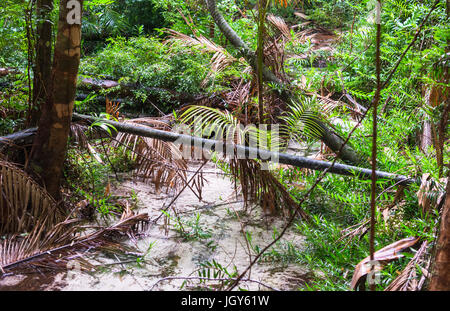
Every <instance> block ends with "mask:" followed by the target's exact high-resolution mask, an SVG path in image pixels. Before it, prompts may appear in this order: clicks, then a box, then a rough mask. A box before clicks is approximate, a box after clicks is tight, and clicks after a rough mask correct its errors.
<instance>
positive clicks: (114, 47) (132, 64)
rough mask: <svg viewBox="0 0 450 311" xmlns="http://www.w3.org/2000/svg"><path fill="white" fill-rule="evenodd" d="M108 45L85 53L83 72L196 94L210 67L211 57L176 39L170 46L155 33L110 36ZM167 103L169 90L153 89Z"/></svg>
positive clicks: (166, 108) (143, 85)
mask: <svg viewBox="0 0 450 311" xmlns="http://www.w3.org/2000/svg"><path fill="white" fill-rule="evenodd" d="M108 42H109V44H108V46H107V47H106V48H104V49H103V50H102V51H100V52H99V53H97V54H96V55H92V56H88V57H85V58H84V59H83V60H82V62H81V66H80V73H81V74H82V75H86V76H97V77H99V76H100V77H101V76H108V77H113V78H116V79H119V81H120V82H124V83H139V84H140V85H141V86H142V87H148V88H160V89H165V90H168V91H169V90H176V91H177V92H179V93H188V94H197V93H200V92H201V91H202V90H203V86H202V82H203V80H204V79H205V78H206V76H207V74H208V72H209V69H208V65H209V61H210V59H209V57H208V55H203V54H201V53H196V51H195V48H193V49H189V48H187V47H185V46H182V45H181V44H177V43H176V42H175V43H174V44H172V45H171V46H170V47H169V46H168V45H166V44H164V43H163V42H161V40H159V39H157V38H154V37H151V38H149V37H134V38H130V39H125V38H121V37H118V38H115V39H112V38H110V39H108ZM154 92H155V93H156V94H153V95H158V96H159V97H160V99H161V101H162V102H163V103H166V104H167V106H166V107H162V108H164V109H163V110H168V109H170V111H171V110H172V109H171V106H170V104H171V103H170V102H168V101H167V98H168V94H167V93H164V92H163V91H162V90H161V91H158V90H157V89H155V91H154Z"/></svg>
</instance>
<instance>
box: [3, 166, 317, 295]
mask: <svg viewBox="0 0 450 311" xmlns="http://www.w3.org/2000/svg"><path fill="white" fill-rule="evenodd" d="M197 167H198V165H197V166H196V165H193V166H191V167H190V169H191V170H192V171H195V170H196V168H197ZM203 171H204V177H205V179H206V182H205V185H204V187H203V191H202V201H199V199H198V198H197V197H196V195H195V194H194V193H193V192H192V191H191V190H190V189H189V188H187V189H186V190H184V191H183V192H182V194H181V195H180V196H179V198H178V199H177V200H176V201H175V204H174V205H173V206H174V207H175V208H176V211H177V214H178V216H179V217H180V218H181V219H182V220H184V221H187V220H189V219H190V220H192V221H193V220H195V219H196V215H197V213H198V214H199V215H200V217H199V220H198V223H197V225H198V226H197V228H200V230H198V231H197V233H198V236H197V238H195V239H190V240H186V239H183V237H182V236H181V235H180V233H179V232H177V231H176V230H174V221H173V220H171V222H170V223H169V225H167V224H166V225H165V224H164V217H161V219H160V221H159V222H158V223H157V224H152V225H150V226H149V228H148V230H147V231H145V232H144V234H143V235H142V236H140V237H139V238H137V239H134V240H133V239H130V240H127V241H125V243H126V244H128V245H129V246H132V247H133V248H134V249H135V250H136V251H137V252H139V253H146V252H147V250H148V249H149V246H150V245H152V247H151V249H150V251H149V252H148V253H147V255H146V256H145V257H144V260H143V262H141V263H140V264H137V263H136V260H135V259H134V260H129V258H128V260H124V259H123V257H121V258H119V257H118V256H117V255H111V254H108V253H97V254H95V255H92V256H90V258H88V261H89V262H90V263H91V264H93V265H96V266H97V267H102V269H97V270H96V272H95V273H87V272H76V271H77V270H70V271H69V273H68V272H59V273H53V274H39V273H36V274H31V275H14V276H7V277H4V278H3V279H0V290H17V289H18V290H68V291H70V290H108V291H109V290H113V291H114V290H119V291H126V290H137V291H142V290H179V289H180V288H181V286H182V285H183V282H184V281H185V280H184V279H182V278H183V277H197V276H198V275H199V274H198V270H201V269H202V267H201V266H200V264H201V263H205V262H212V261H213V260H215V261H216V262H218V263H220V265H222V266H223V267H224V268H225V269H226V270H227V271H228V272H233V271H234V269H235V268H234V266H236V269H237V271H238V272H242V271H243V270H244V269H245V268H246V267H247V266H248V264H249V260H250V256H249V247H248V245H247V243H246V240H245V238H244V235H243V233H242V228H244V230H245V231H246V232H249V233H251V237H252V244H253V245H257V246H259V247H260V248H263V247H264V246H266V245H267V244H268V243H270V242H271V241H272V239H273V233H274V228H275V229H276V230H278V232H280V231H281V229H282V228H283V226H284V222H285V219H282V217H280V216H278V217H273V216H265V215H262V211H261V209H260V208H258V207H253V208H251V207H248V208H247V211H246V212H245V211H244V209H245V207H244V203H243V202H242V198H239V197H237V198H236V195H235V192H234V184H233V182H232V181H231V180H230V179H229V178H227V177H226V176H224V175H223V174H220V173H219V172H220V171H219V170H218V169H216V168H215V167H214V165H213V164H207V165H206V166H205V167H204V169H203ZM191 174H192V173H191ZM133 192H134V195H135V197H136V198H137V206H138V209H137V210H138V212H139V213H148V214H149V216H150V218H151V219H154V218H155V217H157V216H158V215H160V213H161V212H160V209H161V208H163V206H164V204H168V203H169V202H170V201H171V200H172V198H173V196H174V193H172V194H166V193H164V192H161V193H156V192H155V188H154V186H152V185H148V184H145V183H141V182H134V181H132V180H131V179H128V180H125V181H124V182H122V183H121V184H119V185H118V186H117V187H116V189H114V191H113V192H112V193H113V194H114V195H117V196H128V197H129V196H130V195H131V194H132V193H133ZM171 215H172V216H174V215H173V212H172V213H171ZM193 223H195V221H193ZM184 230H186V231H192V227H190V226H188V225H184ZM199 236H200V237H199ZM288 242H289V243H291V244H292V245H293V246H295V248H296V249H302V247H303V243H304V241H303V237H302V236H301V235H299V234H298V232H296V231H295V229H293V228H291V229H290V230H288V232H287V233H286V234H285V236H284V237H283V238H282V240H281V242H280V244H279V245H278V246H277V248H278V249H279V252H280V253H282V252H283V251H282V250H280V249H282V248H284V247H285V246H286V245H287V243H288ZM254 254H255V252H254V251H251V255H252V256H254ZM252 258H253V257H252ZM278 259H279V260H265V261H262V262H259V263H257V264H255V265H254V266H253V268H252V269H251V273H250V275H249V279H252V280H255V281H259V282H262V283H264V284H265V285H268V286H270V287H271V288H272V289H280V290H295V289H297V288H298V287H299V286H302V285H303V284H304V283H305V282H307V280H308V275H309V272H308V270H307V269H306V268H305V267H303V266H301V265H300V264H296V263H289V264H287V263H283V260H280V259H282V257H280V258H278ZM211 276H212V273H211ZM176 277H180V279H177V278H176ZM217 283H218V282H217V281H216V282H206V283H203V284H199V281H198V280H189V281H188V282H187V283H186V284H185V286H184V287H183V290H195V289H199V288H200V287H199V286H201V287H202V288H205V287H207V286H211V287H212V286H214V284H217ZM211 287H210V288H211ZM240 287H241V288H245V289H249V290H271V289H270V288H267V287H265V286H263V285H261V284H260V283H257V282H242V283H241V284H240Z"/></svg>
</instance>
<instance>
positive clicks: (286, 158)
mask: <svg viewBox="0 0 450 311" xmlns="http://www.w3.org/2000/svg"><path fill="white" fill-rule="evenodd" d="M72 120H73V121H87V122H88V123H92V122H96V121H98V120H99V119H98V118H95V117H92V116H87V115H82V114H78V113H74V114H73V119H72ZM102 121H103V122H105V123H109V124H111V125H113V126H114V127H115V128H116V129H117V130H118V131H119V132H124V133H129V134H134V135H139V136H143V137H150V138H154V139H160V140H163V141H168V142H174V143H180V144H191V145H192V146H201V147H202V148H204V149H207V150H214V146H219V145H221V148H220V149H221V150H235V151H236V152H239V154H245V155H246V156H249V155H254V156H255V157H256V158H258V159H263V160H265V159H277V161H278V162H279V163H282V164H286V165H290V166H295V167H301V168H307V169H312V170H317V171H324V170H326V169H329V171H328V172H329V173H333V174H339V175H345V176H353V177H358V178H361V179H370V178H371V175H372V171H371V170H370V169H366V168H361V167H357V166H351V165H346V164H341V163H335V164H334V165H332V163H330V162H327V161H319V160H314V159H309V158H306V157H300V156H295V155H291V154H287V153H279V152H271V151H268V150H264V149H258V148H252V147H247V146H242V145H234V144H224V143H223V142H220V141H217V140H212V139H205V138H200V137H195V136H189V135H183V134H177V133H172V132H166V131H161V130H156V129H151V128H148V127H142V126H136V125H131V124H126V123H120V122H116V121H110V120H102ZM36 130H37V129H36V128H30V129H26V130H23V131H20V132H17V133H13V134H10V135H6V136H3V137H0V147H3V146H5V145H9V144H11V143H12V144H15V145H20V146H23V145H31V144H32V142H33V138H34V135H35V134H36ZM376 176H377V178H378V179H390V180H393V181H395V182H397V183H399V184H410V183H420V181H419V180H417V179H414V178H410V177H407V176H403V175H399V174H392V173H388V172H383V171H376Z"/></svg>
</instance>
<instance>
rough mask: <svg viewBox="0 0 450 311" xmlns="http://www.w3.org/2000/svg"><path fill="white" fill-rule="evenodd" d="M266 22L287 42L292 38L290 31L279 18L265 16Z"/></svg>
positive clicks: (270, 15)
mask: <svg viewBox="0 0 450 311" xmlns="http://www.w3.org/2000/svg"><path fill="white" fill-rule="evenodd" d="M267 20H268V21H269V22H270V23H271V24H272V25H273V26H274V27H275V28H276V29H278V30H279V31H280V33H281V34H282V35H283V37H284V38H285V39H287V40H289V39H291V38H292V35H291V29H290V28H289V26H288V25H287V24H286V22H285V21H284V19H283V18H281V17H279V16H275V15H273V14H269V15H267Z"/></svg>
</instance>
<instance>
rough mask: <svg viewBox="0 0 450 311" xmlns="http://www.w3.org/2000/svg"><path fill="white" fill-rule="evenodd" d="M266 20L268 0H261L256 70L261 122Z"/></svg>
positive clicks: (262, 116) (260, 120)
mask: <svg viewBox="0 0 450 311" xmlns="http://www.w3.org/2000/svg"><path fill="white" fill-rule="evenodd" d="M265 22H266V0H259V2H258V47H257V65H256V69H257V70H256V71H257V75H258V119H259V123H260V124H263V123H264V98H263V97H264V96H263V95H264V94H263V91H264V78H263V66H264V35H265V30H264V26H265Z"/></svg>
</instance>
